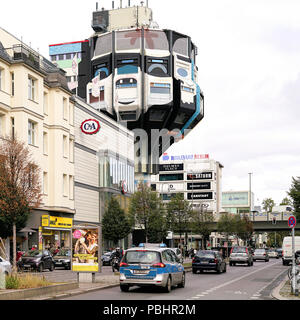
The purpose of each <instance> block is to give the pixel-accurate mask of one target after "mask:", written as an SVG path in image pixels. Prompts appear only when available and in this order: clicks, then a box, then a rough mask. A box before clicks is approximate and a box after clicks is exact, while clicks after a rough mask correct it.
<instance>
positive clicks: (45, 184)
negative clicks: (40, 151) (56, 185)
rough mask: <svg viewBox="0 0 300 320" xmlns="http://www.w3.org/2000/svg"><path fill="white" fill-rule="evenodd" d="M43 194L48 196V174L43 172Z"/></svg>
mask: <svg viewBox="0 0 300 320" xmlns="http://www.w3.org/2000/svg"><path fill="white" fill-rule="evenodd" d="M43 194H48V172H43Z"/></svg>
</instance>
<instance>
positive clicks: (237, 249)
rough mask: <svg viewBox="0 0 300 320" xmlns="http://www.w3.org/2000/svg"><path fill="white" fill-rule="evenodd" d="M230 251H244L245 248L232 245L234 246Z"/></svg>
mask: <svg viewBox="0 0 300 320" xmlns="http://www.w3.org/2000/svg"><path fill="white" fill-rule="evenodd" d="M232 253H246V248H242V247H234V248H233V249H232Z"/></svg>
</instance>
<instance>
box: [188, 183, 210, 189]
mask: <svg viewBox="0 0 300 320" xmlns="http://www.w3.org/2000/svg"><path fill="white" fill-rule="evenodd" d="M187 189H188V190H205V189H211V182H194V183H188V184H187Z"/></svg>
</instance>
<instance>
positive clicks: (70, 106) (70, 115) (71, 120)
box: [69, 103, 74, 125]
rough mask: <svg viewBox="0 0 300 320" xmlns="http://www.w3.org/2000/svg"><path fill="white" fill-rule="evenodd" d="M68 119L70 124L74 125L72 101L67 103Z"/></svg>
mask: <svg viewBox="0 0 300 320" xmlns="http://www.w3.org/2000/svg"><path fill="white" fill-rule="evenodd" d="M69 120H70V124H71V125H74V105H73V104H72V103H70V104H69Z"/></svg>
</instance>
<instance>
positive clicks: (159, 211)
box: [129, 182, 167, 242]
mask: <svg viewBox="0 0 300 320" xmlns="http://www.w3.org/2000/svg"><path fill="white" fill-rule="evenodd" d="M129 214H130V219H131V224H132V225H134V226H136V227H139V228H141V229H144V230H145V236H146V242H149V241H150V240H151V241H152V242H158V241H159V242H160V241H162V239H163V238H164V237H166V235H167V225H166V219H165V215H164V208H163V203H162V201H161V199H160V197H159V195H158V193H157V192H155V191H152V190H151V188H150V187H149V186H147V185H146V184H145V183H142V182H141V183H139V185H138V187H137V191H136V192H135V193H134V194H133V195H132V197H131V199H130V206H129Z"/></svg>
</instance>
